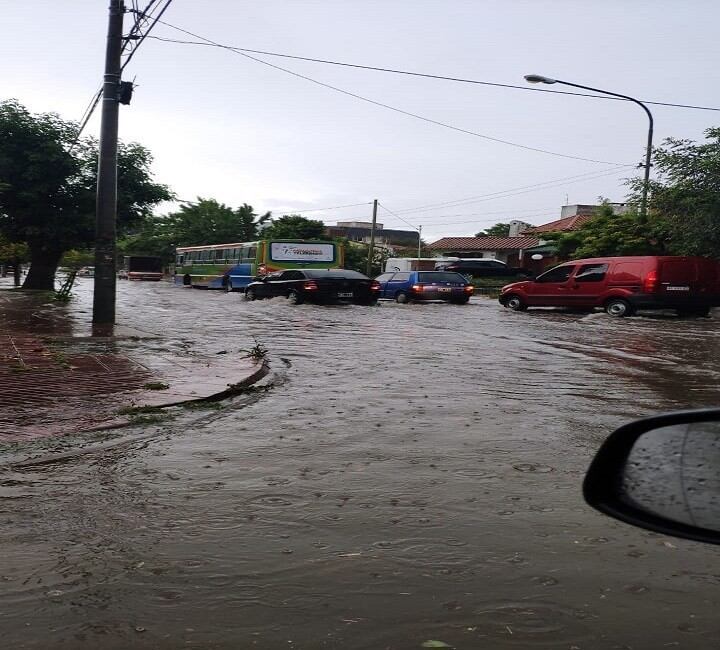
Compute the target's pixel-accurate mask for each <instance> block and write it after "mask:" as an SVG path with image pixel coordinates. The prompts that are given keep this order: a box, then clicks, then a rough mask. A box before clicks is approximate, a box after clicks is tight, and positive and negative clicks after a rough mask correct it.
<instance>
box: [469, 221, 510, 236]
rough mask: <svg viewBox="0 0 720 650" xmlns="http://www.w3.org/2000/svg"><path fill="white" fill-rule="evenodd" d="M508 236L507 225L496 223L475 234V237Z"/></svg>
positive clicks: (508, 227) (508, 229) (508, 226)
mask: <svg viewBox="0 0 720 650" xmlns="http://www.w3.org/2000/svg"><path fill="white" fill-rule="evenodd" d="M509 235H510V224H509V223H496V224H495V225H494V226H490V227H489V228H486V229H485V230H481V231H480V232H478V233H476V234H475V236H476V237H508V236H509Z"/></svg>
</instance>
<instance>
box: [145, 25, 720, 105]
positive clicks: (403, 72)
mask: <svg viewBox="0 0 720 650" xmlns="http://www.w3.org/2000/svg"><path fill="white" fill-rule="evenodd" d="M160 23H161V24H163V25H166V26H167V27H171V28H172V29H177V30H178V31H181V32H185V33H186V34H189V35H191V36H194V37H195V38H203V37H202V36H196V35H195V34H192V33H191V32H188V31H186V30H183V29H181V28H180V27H177V26H175V25H172V24H170V23H167V22H164V21H160ZM150 38H153V39H155V40H158V41H165V42H167V43H180V44H184V45H203V46H214V47H218V46H219V45H216V44H214V43H210V42H202V41H185V40H180V39H173V38H165V37H162V36H151V37H150ZM220 47H226V48H228V49H233V50H237V51H240V52H249V53H251V54H264V55H266V56H275V57H280V58H284V59H295V60H297V61H309V62H312V63H323V64H326V65H337V66H342V67H345V68H357V69H360V70H374V71H376V72H389V73H392V74H400V75H407V76H411V77H424V78H427V79H438V80H442V81H454V82H458V83H466V84H476V85H480V86H494V87H497V88H511V89H513V90H524V91H528V92H536V93H550V94H552V95H574V96H576V97H590V98H591V99H605V100H609V101H620V102H626V101H629V100H627V99H622V98H621V97H610V96H608V95H596V94H594V93H579V92H573V91H570V90H550V89H548V88H531V87H528V86H518V85H515V84H504V83H497V82H493V81H480V80H478V79H465V78H462V77H451V76H447V75H439V74H428V73H424V72H412V71H410V70H398V69H395V68H383V67H378V66H372V65H361V64H357V63H345V62H343V61H332V60H329V59H317V58H313V57H309V56H296V55H293V54H283V53H280V52H268V51H266V50H253V49H250V48H246V47H234V46H229V45H223V46H220ZM640 101H642V102H643V103H645V104H653V105H655V106H669V107H672V108H689V109H694V110H699V111H720V108H716V107H714V106H694V105H692V104H676V103H673V102H657V101H650V100H645V99H642V100H640Z"/></svg>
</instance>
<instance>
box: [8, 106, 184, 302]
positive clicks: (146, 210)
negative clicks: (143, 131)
mask: <svg viewBox="0 0 720 650" xmlns="http://www.w3.org/2000/svg"><path fill="white" fill-rule="evenodd" d="M76 134H77V125H76V124H75V123H73V122H68V121H65V120H63V119H61V118H60V117H59V116H58V115H55V114H39V115H33V114H31V113H29V112H28V111H27V109H25V107H23V106H22V105H21V104H20V103H18V102H17V101H15V100H9V101H4V102H0V233H1V234H3V235H4V236H5V237H6V238H7V239H8V240H9V241H11V242H15V243H26V244H27V246H28V249H29V254H30V271H29V273H28V275H27V276H26V278H25V283H24V285H23V286H24V287H25V288H28V289H47V290H51V289H53V285H54V279H55V272H56V270H57V266H58V263H59V262H60V258H61V257H62V254H63V252H65V251H66V250H69V249H71V248H83V247H87V246H89V245H91V244H92V242H93V239H94V236H95V187H96V176H97V156H98V145H97V141H96V140H94V139H91V138H86V139H83V140H80V141H79V142H77V143H76V144H74V143H75V139H76ZM73 145H74V146H73ZM151 163H152V156H151V155H150V152H149V151H148V150H147V149H145V148H144V147H142V146H141V145H139V144H137V143H130V144H123V143H121V144H120V145H119V148H118V231H119V232H120V233H122V232H124V231H125V230H126V229H128V228H131V227H134V226H136V225H137V224H139V223H140V222H142V220H143V219H145V218H146V217H147V216H149V214H150V213H151V210H152V208H153V207H154V206H155V205H157V204H158V203H160V202H161V201H166V200H169V199H171V198H172V193H171V192H170V190H169V189H168V188H167V186H165V185H161V184H158V183H155V182H154V181H153V179H152V175H151V173H150V165H151Z"/></svg>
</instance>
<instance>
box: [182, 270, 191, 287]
mask: <svg viewBox="0 0 720 650" xmlns="http://www.w3.org/2000/svg"><path fill="white" fill-rule="evenodd" d="M183 285H184V286H186V287H190V286H192V278H191V277H190V274H189V273H186V274H185V275H183Z"/></svg>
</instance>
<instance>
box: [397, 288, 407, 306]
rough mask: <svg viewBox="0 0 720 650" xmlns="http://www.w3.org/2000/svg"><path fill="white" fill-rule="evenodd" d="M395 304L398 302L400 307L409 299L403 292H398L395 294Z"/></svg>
mask: <svg viewBox="0 0 720 650" xmlns="http://www.w3.org/2000/svg"><path fill="white" fill-rule="evenodd" d="M395 302H399V303H400V304H401V305H404V304H405V303H408V302H410V298H409V297H408V295H407V294H406V293H405V292H404V291H398V292H397V293H396V294H395Z"/></svg>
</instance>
